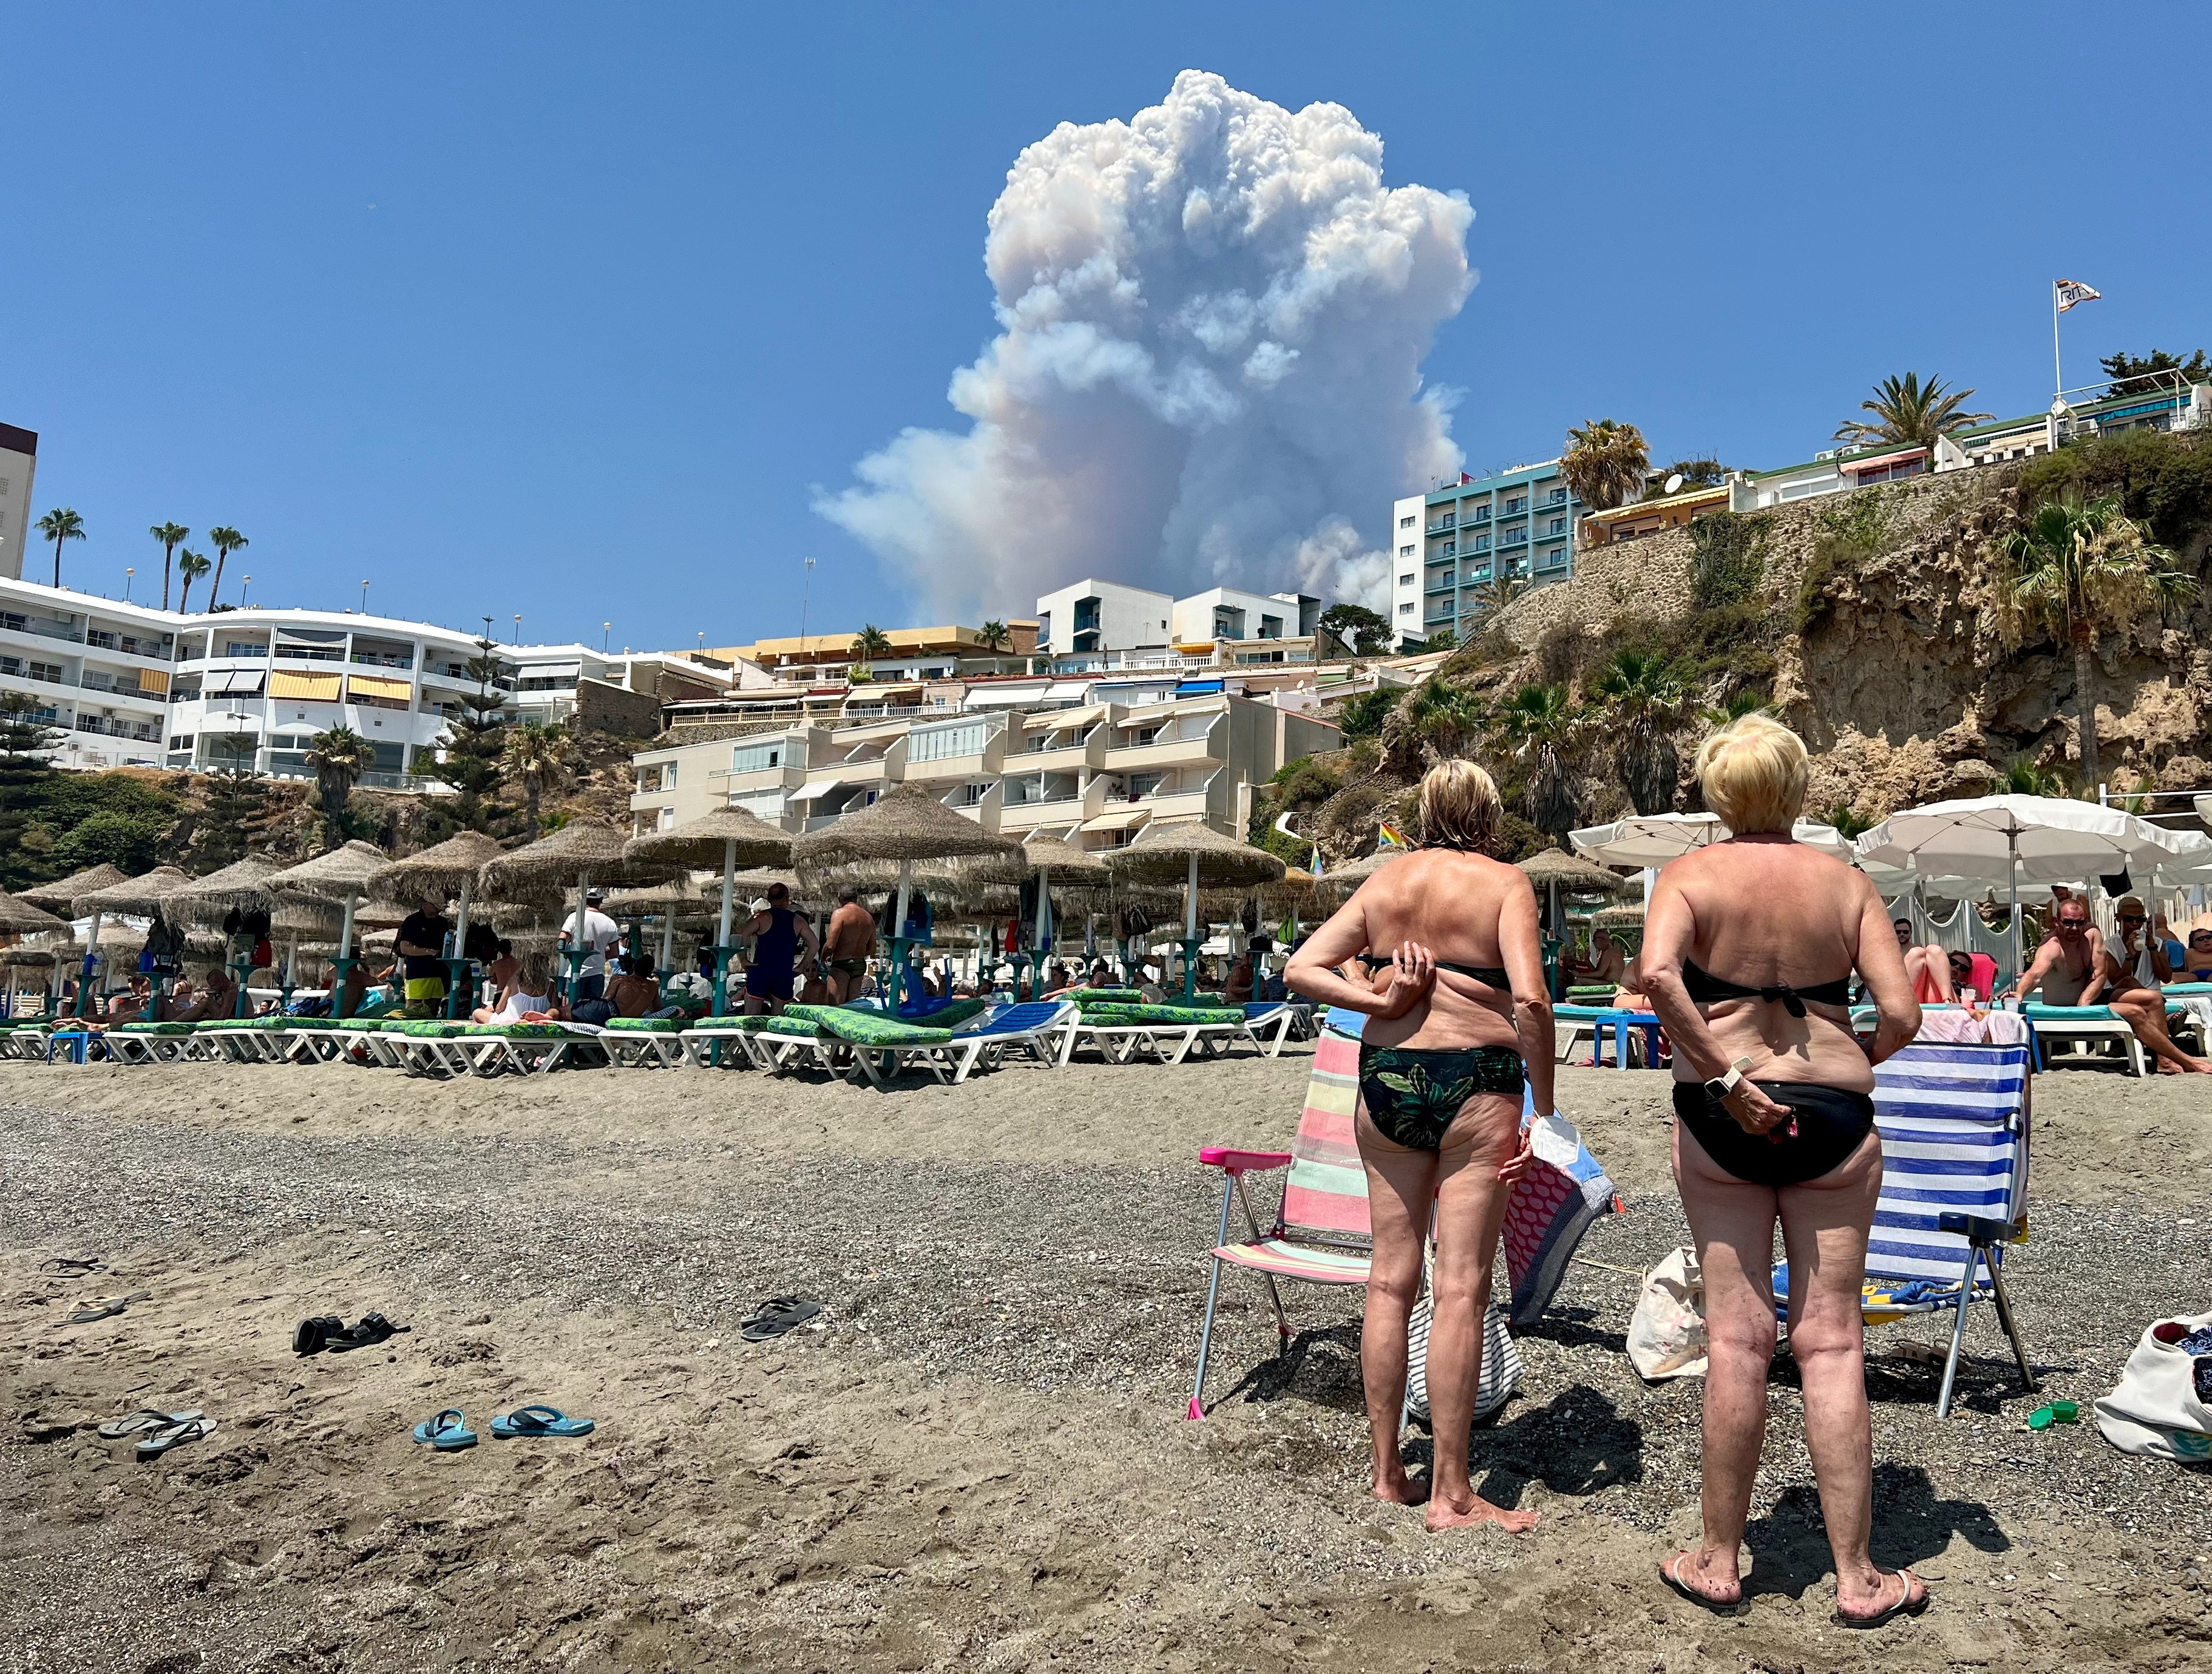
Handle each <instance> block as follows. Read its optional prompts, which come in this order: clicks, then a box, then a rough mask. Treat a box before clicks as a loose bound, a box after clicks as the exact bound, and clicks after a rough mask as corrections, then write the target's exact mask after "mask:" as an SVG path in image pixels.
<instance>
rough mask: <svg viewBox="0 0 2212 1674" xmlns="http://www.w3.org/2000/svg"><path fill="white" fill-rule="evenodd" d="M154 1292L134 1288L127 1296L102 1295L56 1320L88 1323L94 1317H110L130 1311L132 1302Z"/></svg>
mask: <svg viewBox="0 0 2212 1674" xmlns="http://www.w3.org/2000/svg"><path fill="white" fill-rule="evenodd" d="M153 1294H154V1293H153V1292H152V1291H150V1290H134V1291H132V1292H131V1294H130V1295H127V1296H102V1297H101V1298H100V1300H99V1301H92V1302H87V1303H85V1304H84V1305H83V1306H82V1307H79V1308H78V1309H77V1310H76V1312H75V1313H72V1314H70V1316H69V1318H68V1319H61V1320H57V1321H56V1322H55V1323H56V1324H57V1325H91V1324H92V1323H93V1322H94V1320H96V1319H113V1318H114V1317H115V1316H116V1315H117V1314H118V1313H127V1312H129V1311H130V1307H131V1303H133V1302H143V1301H145V1300H146V1299H147V1298H148V1297H149V1296H151V1295H153Z"/></svg>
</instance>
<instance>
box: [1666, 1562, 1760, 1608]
mask: <svg viewBox="0 0 2212 1674" xmlns="http://www.w3.org/2000/svg"><path fill="white" fill-rule="evenodd" d="M1688 1556H1690V1554H1689V1553H1687V1552H1677V1553H1675V1554H1674V1556H1673V1557H1671V1558H1669V1559H1668V1561H1667V1562H1664V1563H1662V1564H1661V1565H1660V1566H1659V1579H1660V1580H1662V1581H1664V1582H1666V1583H1667V1585H1668V1586H1670V1587H1672V1588H1674V1591H1675V1592H1679V1593H1680V1594H1681V1595H1682V1596H1683V1597H1684V1598H1686V1599H1688V1600H1689V1601H1690V1602H1691V1603H1692V1604H1695V1605H1697V1606H1698V1607H1699V1609H1700V1610H1711V1612H1712V1613H1713V1614H1714V1615H1715V1616H1748V1615H1750V1614H1751V1603H1750V1601H1749V1600H1748V1599H1747V1598H1745V1597H1744V1596H1743V1594H1742V1592H1741V1590H1739V1591H1738V1592H1737V1593H1736V1596H1735V1598H1710V1597H1708V1596H1707V1595H1706V1594H1705V1593H1702V1592H1699V1591H1698V1589H1697V1588H1695V1587H1693V1586H1691V1585H1690V1584H1689V1583H1688V1582H1687V1581H1686V1580H1683V1579H1682V1577H1681V1574H1680V1570H1681V1568H1682V1560H1683V1559H1684V1558H1686V1557H1688ZM1736 1585H1737V1586H1738V1588H1739V1589H1741V1586H1742V1585H1743V1584H1742V1583H1741V1581H1739V1582H1738V1583H1737V1584H1736Z"/></svg>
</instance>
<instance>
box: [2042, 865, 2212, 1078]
mask: <svg viewBox="0 0 2212 1674" xmlns="http://www.w3.org/2000/svg"><path fill="white" fill-rule="evenodd" d="M2120 905H2121V907H2123V908H2128V907H2133V909H2134V911H2133V915H2132V917H2133V923H2132V925H2130V922H2129V919H2128V918H2127V917H2126V916H2123V918H2122V919H2121V922H2120V928H2121V933H2122V936H2123V937H2124V938H2125V948H2124V950H2125V952H2126V955H2127V959H2128V962H2127V963H2126V964H2122V963H2121V961H2119V960H2118V959H2117V958H2115V957H2114V956H2113V954H2112V949H2110V948H2108V947H2107V946H2106V943H2105V936H2104V932H2103V931H2100V930H2099V929H2098V928H2097V927H2096V925H2093V924H2091V923H2090V922H2089V904H2088V903H2087V901H2082V900H2081V899H2080V898H2078V897H2076V896H2073V895H2067V896H2063V897H2062V898H2061V899H2060V900H2059V901H2058V902H2057V905H2056V906H2055V907H2053V908H2052V909H2051V913H2052V918H2051V934H2050V935H2049V936H2047V937H2045V938H2044V942H2043V945H2042V946H2041V947H2039V948H2038V949H2036V950H2035V957H2034V958H2033V960H2031V961H2028V967H2027V971H2026V972H2025V973H2023V974H2022V975H2021V980H2019V981H2018V982H2016V983H2015V984H2014V985H2013V986H2012V987H2011V988H2010V989H2008V991H2007V995H2006V997H2007V998H2009V997H2011V996H2013V995H2019V996H2021V997H2025V996H2027V995H2029V994H2032V993H2033V992H2036V990H2037V989H2039V988H2040V989H2041V990H2042V991H2043V1003H2044V1004H2045V1005H2108V1006H2110V1007H2111V1008H2112V1010H2113V1011H2114V1012H2116V1013H2117V1014H2118V1016H2120V1017H2122V1018H2124V1020H2125V1021H2126V1022H2127V1025H2128V1027H2129V1028H2131V1029H2133V1030H2134V1031H2135V1033H2136V1039H2137V1040H2140V1041H2142V1043H2143V1045H2144V1046H2146V1047H2148V1049H2149V1050H2150V1052H2152V1053H2153V1054H2154V1055H2155V1056H2156V1057H2157V1058H2158V1059H2159V1062H2160V1064H2162V1065H2164V1066H2166V1068H2168V1069H2170V1070H2173V1071H2190V1072H2192V1073H2212V1064H2208V1063H2206V1062H2205V1061H2204V1060H2203V1058H2191V1057H2190V1056H2189V1054H2188V1053H2186V1052H2183V1051H2182V1050H2181V1048H2180V1047H2179V1046H2175V1045H2174V1044H2173V1040H2172V1036H2171V1035H2169V1034H2166V998H2165V996H2164V994H2163V993H2162V992H2160V989H2159V988H2158V986H2156V984H2155V983H2149V984H2146V983H2144V982H2143V981H2142V980H2141V979H2140V978H2139V977H2138V976H2137V974H2136V970H2135V966H2136V961H2137V960H2138V958H2139V957H2141V956H2142V928H2143V926H2142V907H2141V906H2140V905H2139V904H2136V902H2135V900H2134V898H2133V897H2132V896H2130V898H2129V899H2128V900H2127V901H2123V902H2121V903H2120ZM2145 962H2148V963H2151V964H2152V965H2153V966H2154V967H2155V966H2158V965H2163V964H2164V963H2165V962H2166V961H2165V955H2163V954H2160V953H2158V952H2157V951H2155V950H2152V951H2151V952H2150V953H2149V954H2148V957H2147V959H2146V961H2145Z"/></svg>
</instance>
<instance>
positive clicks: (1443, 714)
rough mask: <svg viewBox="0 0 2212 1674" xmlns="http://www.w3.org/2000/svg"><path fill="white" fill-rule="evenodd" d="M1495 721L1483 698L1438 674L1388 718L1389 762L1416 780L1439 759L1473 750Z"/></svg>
mask: <svg viewBox="0 0 2212 1674" xmlns="http://www.w3.org/2000/svg"><path fill="white" fill-rule="evenodd" d="M1488 719H1490V717H1489V713H1488V712H1487V711H1486V709H1485V708H1484V707H1483V702H1482V700H1481V699H1480V698H1479V697H1477V696H1476V695H1475V694H1474V693H1473V692H1471V691H1468V689H1466V688H1464V687H1461V686H1455V685H1453V684H1451V683H1450V682H1449V681H1445V680H1442V679H1439V678H1438V677H1437V676H1435V675H1433V674H1432V675H1431V676H1429V677H1428V678H1427V679H1426V680H1424V681H1423V682H1421V683H1420V684H1419V685H1418V686H1416V687H1414V688H1413V690H1412V691H1411V692H1410V693H1408V694H1407V696H1406V698H1405V699H1404V701H1402V702H1401V703H1399V704H1398V705H1397V707H1395V708H1394V709H1392V710H1391V712H1390V713H1389V715H1388V716H1386V717H1385V718H1384V719H1383V731H1382V735H1381V737H1382V742H1383V762H1384V764H1385V765H1386V766H1387V767H1389V768H1390V769H1391V770H1392V771H1394V772H1395V773H1399V774H1400V775H1401V776H1403V777H1405V778H1408V779H1410V778H1413V777H1415V776H1417V775H1418V774H1419V773H1425V772H1426V771H1427V770H1428V769H1429V768H1430V767H1434V766H1435V765H1436V764H1437V762H1439V761H1448V760H1449V759H1450V758H1451V757H1453V756H1455V755H1466V754H1468V751H1469V750H1470V749H1472V747H1473V746H1474V743H1475V740H1476V738H1477V737H1478V736H1479V735H1480V732H1481V731H1482V728H1483V726H1484V725H1485V723H1486V722H1487V721H1488Z"/></svg>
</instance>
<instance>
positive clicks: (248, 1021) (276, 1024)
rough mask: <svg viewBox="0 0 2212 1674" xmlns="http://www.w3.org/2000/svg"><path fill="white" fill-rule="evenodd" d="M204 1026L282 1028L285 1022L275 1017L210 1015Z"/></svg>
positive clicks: (202, 1026)
mask: <svg viewBox="0 0 2212 1674" xmlns="http://www.w3.org/2000/svg"><path fill="white" fill-rule="evenodd" d="M200 1027H201V1028H255V1029H261V1028H283V1027H284V1025H283V1022H280V1021H279V1020H277V1019H276V1018H274V1017H210V1018H209V1019H208V1020H207V1022H204V1023H202V1024H201V1025H200Z"/></svg>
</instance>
